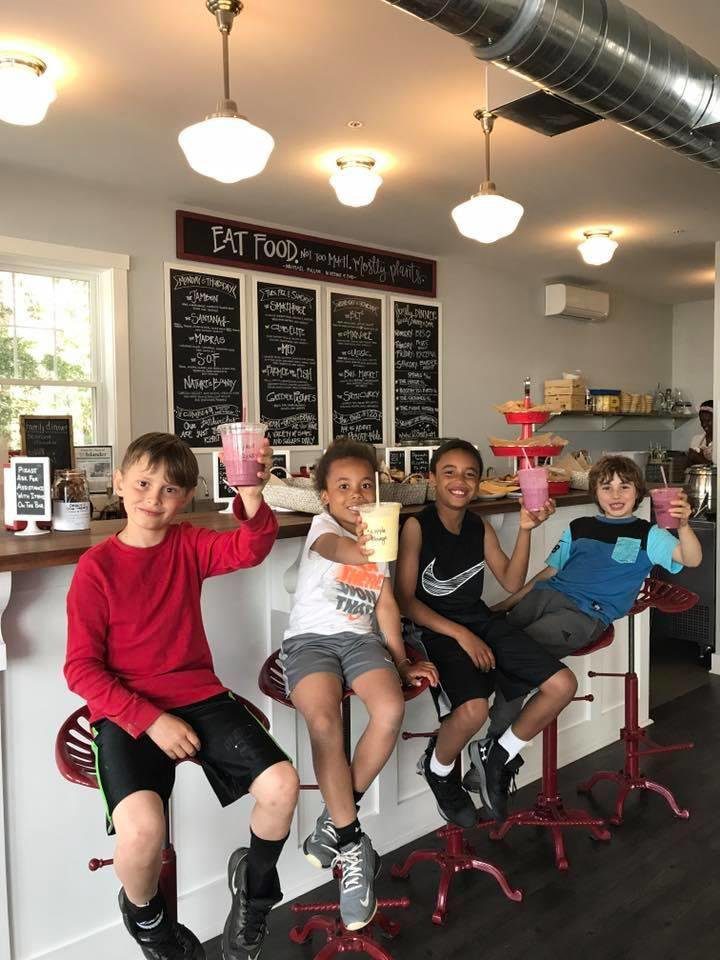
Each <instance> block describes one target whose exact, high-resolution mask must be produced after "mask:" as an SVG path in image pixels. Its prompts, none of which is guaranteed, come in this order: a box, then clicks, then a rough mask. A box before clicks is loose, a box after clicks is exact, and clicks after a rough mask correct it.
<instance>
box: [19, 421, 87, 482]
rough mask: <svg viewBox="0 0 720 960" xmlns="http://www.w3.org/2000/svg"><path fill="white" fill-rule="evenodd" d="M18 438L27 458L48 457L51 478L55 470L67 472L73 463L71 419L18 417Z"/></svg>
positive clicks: (73, 450) (73, 449)
mask: <svg viewBox="0 0 720 960" xmlns="http://www.w3.org/2000/svg"><path fill="white" fill-rule="evenodd" d="M20 438H21V444H22V449H23V453H24V454H25V456H27V457H48V458H49V459H50V470H51V476H52V471H55V470H69V469H71V468H72V467H73V465H74V463H75V448H74V446H73V426H72V417H70V416H62V417H56V416H53V415H52V414H48V415H47V416H38V417H36V416H27V417H20Z"/></svg>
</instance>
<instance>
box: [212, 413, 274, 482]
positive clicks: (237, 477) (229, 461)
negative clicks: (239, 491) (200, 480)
mask: <svg viewBox="0 0 720 960" xmlns="http://www.w3.org/2000/svg"><path fill="white" fill-rule="evenodd" d="M217 429H218V433H219V434H220V437H221V439H222V445H223V463H224V464H225V473H226V474H227V482H228V483H229V484H230V486H231V487H256V486H257V485H258V483H259V482H260V481H259V479H258V474H259V473H261V472H262V469H263V466H262V463H261V462H260V452H261V450H262V440H263V437H264V436H265V429H266V427H265V424H264V423H222V424H221V425H220V426H219V427H218V428H217Z"/></svg>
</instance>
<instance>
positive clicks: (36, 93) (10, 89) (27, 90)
mask: <svg viewBox="0 0 720 960" xmlns="http://www.w3.org/2000/svg"><path fill="white" fill-rule="evenodd" d="M56 96H57V94H56V92H55V88H54V87H53V85H52V83H51V82H50V81H49V80H48V78H47V76H46V75H45V73H39V72H38V71H37V70H36V69H35V68H34V67H32V66H30V65H29V64H27V63H21V62H19V61H17V60H5V61H0V120H4V121H5V123H15V124H18V125H19V126H23V127H31V126H33V124H36V123H41V122H42V121H43V120H44V119H45V114H46V113H47V109H48V107H49V106H50V104H51V103H52V102H53V100H54V99H55V98H56Z"/></svg>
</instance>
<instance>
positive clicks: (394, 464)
mask: <svg viewBox="0 0 720 960" xmlns="http://www.w3.org/2000/svg"><path fill="white" fill-rule="evenodd" d="M385 462H386V463H387V465H388V470H402V472H403V473H407V450H403V449H402V447H401V448H399V449H397V448H396V449H393V448H392V447H388V448H387V450H386V451H385Z"/></svg>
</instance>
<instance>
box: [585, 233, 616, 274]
mask: <svg viewBox="0 0 720 960" xmlns="http://www.w3.org/2000/svg"><path fill="white" fill-rule="evenodd" d="M583 233H584V236H585V239H584V240H583V241H582V243H579V244H578V250H579V251H580V256H581V257H582V258H583V260H584V261H585V263H589V264H590V265H591V266H593V267H600V266H602V264H604V263H609V262H610V261H611V260H612V258H613V254H614V253H615V251H616V250H617V247H618V244H617V240H613V239H612V230H584V231H583Z"/></svg>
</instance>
